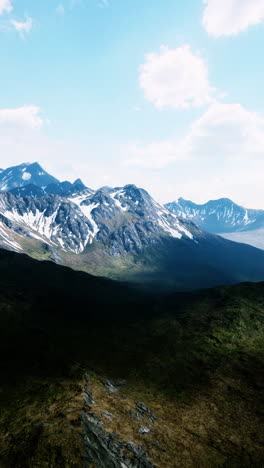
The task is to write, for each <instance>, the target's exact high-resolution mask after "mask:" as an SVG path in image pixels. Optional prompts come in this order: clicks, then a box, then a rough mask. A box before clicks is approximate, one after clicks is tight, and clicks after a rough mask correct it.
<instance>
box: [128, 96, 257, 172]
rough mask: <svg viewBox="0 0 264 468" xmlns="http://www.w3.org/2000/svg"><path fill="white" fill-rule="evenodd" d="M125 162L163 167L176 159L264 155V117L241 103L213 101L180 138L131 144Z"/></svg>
mask: <svg viewBox="0 0 264 468" xmlns="http://www.w3.org/2000/svg"><path fill="white" fill-rule="evenodd" d="M126 150H127V152H128V154H129V157H128V159H127V160H126V163H125V164H126V165H130V166H138V167H149V168H151V167H156V168H164V167H166V166H168V165H169V164H171V163H173V162H175V161H184V160H185V161H186V160H194V159H199V160H200V161H201V164H203V163H206V160H213V161H214V162H215V163H216V167H217V163H218V162H223V161H225V160H244V161H245V160H248V161H250V160H252V159H259V158H263V156H264V117H263V116H262V115H260V114H257V113H255V112H250V111H248V110H246V109H245V108H244V107H243V106H241V105H240V104H222V103H213V104H212V105H211V106H210V107H209V109H207V110H206V112H204V114H203V115H202V116H201V117H200V118H199V119H197V120H196V121H195V122H194V123H193V124H192V126H191V128H190V130H189V132H188V134H187V135H186V136H185V137H183V138H181V139H176V138H172V139H170V140H164V141H158V142H152V143H150V144H147V145H138V144H136V145H129V146H128V147H127V148H126Z"/></svg>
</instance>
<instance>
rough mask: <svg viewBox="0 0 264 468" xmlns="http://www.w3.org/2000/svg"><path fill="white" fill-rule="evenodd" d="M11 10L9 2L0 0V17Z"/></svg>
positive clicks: (8, 0) (9, 0)
mask: <svg viewBox="0 0 264 468" xmlns="http://www.w3.org/2000/svg"><path fill="white" fill-rule="evenodd" d="M12 10H13V6H12V3H11V0H0V15H2V14H3V13H10V12H11V11H12Z"/></svg>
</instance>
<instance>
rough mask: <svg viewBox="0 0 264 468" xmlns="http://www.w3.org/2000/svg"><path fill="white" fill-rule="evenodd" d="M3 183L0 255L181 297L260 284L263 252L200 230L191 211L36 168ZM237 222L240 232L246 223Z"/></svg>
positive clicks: (129, 189) (7, 174)
mask: <svg viewBox="0 0 264 468" xmlns="http://www.w3.org/2000/svg"><path fill="white" fill-rule="evenodd" d="M25 174H29V175H30V177H29V176H28V175H27V176H26V180H25V176H24V175H25ZM0 177H1V181H2V185H1V188H2V193H0V245H1V246H2V247H4V248H7V249H10V250H14V251H16V252H21V253H22V252H24V253H28V254H29V255H31V256H33V257H35V258H37V259H51V260H53V261H55V262H57V263H61V264H65V265H69V266H71V267H73V268H76V269H79V270H84V271H86V272H89V273H92V274H96V275H100V276H108V277H111V278H113V279H119V280H123V281H124V280H125V281H134V282H141V283H148V284H149V283H153V282H155V283H156V284H159V285H166V287H168V286H171V287H177V288H178V289H181V290H182V289H192V288H200V287H209V286H215V285H218V284H230V283H235V282H240V281H250V280H251V281H259V280H262V279H264V252H263V251H260V250H257V249H254V248H252V247H250V246H248V245H243V244H239V243H233V242H230V241H228V240H226V239H223V238H222V237H219V236H216V235H215V234H212V233H209V232H207V231H206V230H204V229H201V227H199V226H198V223H197V224H195V223H194V222H193V220H194V221H195V222H197V219H196V217H194V216H192V213H194V212H191V213H190V210H189V208H188V209H187V207H185V211H184V210H183V208H182V206H181V211H180V212H177V213H176V212H173V211H172V207H171V206H166V207H164V206H162V205H161V204H159V203H158V202H157V201H155V200H154V199H153V198H152V197H151V196H150V195H149V194H148V193H147V192H146V191H145V190H144V189H142V188H138V187H136V186H135V185H126V186H124V187H115V188H110V187H103V188H101V189H98V190H92V189H90V188H87V187H86V186H85V185H84V184H83V183H82V181H81V180H79V179H78V180H77V181H75V182H74V183H73V184H72V183H70V182H67V181H66V182H60V181H58V180H57V179H55V178H54V177H52V176H50V175H49V174H48V173H47V172H46V171H44V170H43V169H42V167H41V166H40V165H39V164H38V163H33V164H25V163H24V164H22V165H20V166H16V167H13V168H8V169H6V170H4V171H2V172H1V174H0ZM19 184H22V185H19ZM182 205H184V204H183V203H182ZM168 208H170V209H168ZM224 210H225V209H224V208H223V212H224ZM174 211H175V209H174ZM202 211H203V210H202ZM233 211H234V210H233ZM208 213H211V212H210V209H208ZM226 213H227V214H228V213H229V215H230V214H231V213H232V208H230V209H229V211H228V212H226ZM187 215H188V216H187ZM208 216H209V217H210V216H211V215H210V214H209V215H208ZM219 216H220V215H219ZM247 216H248V219H250V222H251V220H252V223H253V215H252V216H251V213H249V214H248V215H247ZM215 218H216V219H217V215H214V219H215ZM235 219H237V223H238V224H240V225H241V223H242V221H241V220H242V219H244V220H245V216H244V217H243V213H242V214H240V215H235ZM255 222H256V221H255ZM221 223H222V225H224V224H225V223H224V220H223V219H222V220H221Z"/></svg>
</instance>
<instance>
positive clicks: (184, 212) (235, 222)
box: [165, 198, 264, 234]
mask: <svg viewBox="0 0 264 468" xmlns="http://www.w3.org/2000/svg"><path fill="white" fill-rule="evenodd" d="M165 206H166V208H168V209H169V210H170V211H172V212H173V213H175V214H176V215H177V216H180V217H181V218H183V219H189V220H191V221H193V222H194V223H196V224H197V225H198V226H199V227H201V228H202V229H204V230H206V231H208V232H211V233H221V234H222V233H234V232H243V231H254V230H256V229H261V228H264V210H253V209H247V208H244V207H242V206H239V205H237V204H236V203H234V202H233V201H232V200H230V199H228V198H220V199H219V200H210V201H208V202H207V203H204V204H203V205H198V204H196V203H193V202H192V201H189V200H184V199H183V198H179V199H178V200H177V201H174V202H171V203H167V204H166V205H165Z"/></svg>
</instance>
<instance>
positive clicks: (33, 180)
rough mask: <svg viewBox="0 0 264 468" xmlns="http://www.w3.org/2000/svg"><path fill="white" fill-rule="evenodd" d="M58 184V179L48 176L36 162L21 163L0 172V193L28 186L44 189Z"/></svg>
mask: <svg viewBox="0 0 264 468" xmlns="http://www.w3.org/2000/svg"><path fill="white" fill-rule="evenodd" d="M58 182H59V181H58V179H56V178H55V177H53V176H51V175H50V174H48V173H47V172H46V171H45V170H44V169H43V168H42V167H41V166H40V165H39V164H38V163H37V162H35V163H32V164H30V163H28V164H27V163H23V164H20V165H19V166H14V167H9V168H7V169H5V170H2V171H0V191H2V192H3V191H8V190H12V189H14V188H16V187H24V186H25V185H28V184H33V185H36V186H38V187H46V186H47V185H49V184H53V183H55V184H56V183H58Z"/></svg>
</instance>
